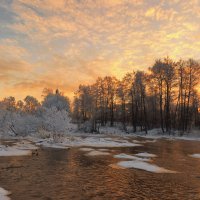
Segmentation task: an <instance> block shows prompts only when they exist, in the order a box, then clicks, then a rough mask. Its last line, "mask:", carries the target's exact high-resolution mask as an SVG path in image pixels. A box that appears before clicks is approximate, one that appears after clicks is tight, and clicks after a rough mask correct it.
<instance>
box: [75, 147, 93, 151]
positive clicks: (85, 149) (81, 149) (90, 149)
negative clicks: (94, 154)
mask: <svg viewBox="0 0 200 200" xmlns="http://www.w3.org/2000/svg"><path fill="white" fill-rule="evenodd" d="M79 150H80V151H93V150H94V149H92V148H80V149H79Z"/></svg>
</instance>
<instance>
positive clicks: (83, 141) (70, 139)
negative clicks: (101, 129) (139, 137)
mask: <svg viewBox="0 0 200 200" xmlns="http://www.w3.org/2000/svg"><path fill="white" fill-rule="evenodd" d="M29 139H31V140H32V141H33V142H35V143H36V144H37V145H42V146H48V147H53V146H52V145H49V143H50V144H53V143H54V144H56V145H59V146H67V147H97V148H107V147H108V148H109V147H135V146H141V145H140V144H135V143H132V142H129V141H127V140H124V139H123V140H120V139H116V138H112V137H103V136H101V137H99V136H87V137H81V136H76V135H75V136H71V135H65V136H63V139H62V143H58V142H55V141H54V140H53V139H52V138H46V139H35V138H30V137H29ZM104 151H105V150H104Z"/></svg>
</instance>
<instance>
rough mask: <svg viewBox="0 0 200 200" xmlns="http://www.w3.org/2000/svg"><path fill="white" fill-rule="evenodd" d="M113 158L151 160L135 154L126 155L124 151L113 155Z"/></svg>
mask: <svg viewBox="0 0 200 200" xmlns="http://www.w3.org/2000/svg"><path fill="white" fill-rule="evenodd" d="M114 158H121V159H130V160H138V161H145V162H149V161H151V159H149V158H138V157H136V156H131V155H128V154H125V153H121V154H118V155H115V156H114Z"/></svg>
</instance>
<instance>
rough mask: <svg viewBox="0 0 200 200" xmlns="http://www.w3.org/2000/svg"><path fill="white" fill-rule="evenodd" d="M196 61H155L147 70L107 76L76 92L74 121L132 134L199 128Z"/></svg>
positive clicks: (199, 71) (95, 128)
mask: <svg viewBox="0 0 200 200" xmlns="http://www.w3.org/2000/svg"><path fill="white" fill-rule="evenodd" d="M199 76H200V63H199V62H198V61H195V60H193V59H189V60H182V59H181V60H179V61H177V62H175V61H173V60H172V59H170V58H169V57H166V58H163V59H158V60H156V61H155V63H154V65H153V66H152V67H149V68H148V70H146V71H140V70H139V71H132V72H129V73H127V74H126V75H125V76H124V77H123V78H122V80H118V79H117V78H116V77H110V76H106V77H104V78H101V77H99V78H97V80H96V82H95V83H94V84H91V85H82V84H81V85H80V86H79V88H78V90H77V91H76V92H75V97H74V102H73V114H72V115H73V119H74V121H75V122H77V123H85V122H86V121H90V125H91V131H97V132H98V128H99V126H105V125H108V124H109V125H110V126H114V125H116V124H121V125H122V128H123V130H124V131H127V126H132V128H133V132H136V131H145V132H146V133H147V132H148V130H150V129H153V128H161V130H162V132H163V133H164V132H167V133H169V134H170V133H171V132H172V131H173V130H178V131H180V133H181V134H183V133H184V132H186V131H189V130H191V129H193V128H200V100H199V88H200V86H199V83H200V79H199Z"/></svg>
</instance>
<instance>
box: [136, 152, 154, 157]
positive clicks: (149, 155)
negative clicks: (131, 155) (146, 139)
mask: <svg viewBox="0 0 200 200" xmlns="http://www.w3.org/2000/svg"><path fill="white" fill-rule="evenodd" d="M135 155H136V156H139V157H145V158H155V157H157V156H156V155H155V154H151V153H147V152H144V153H137V154H135Z"/></svg>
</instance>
